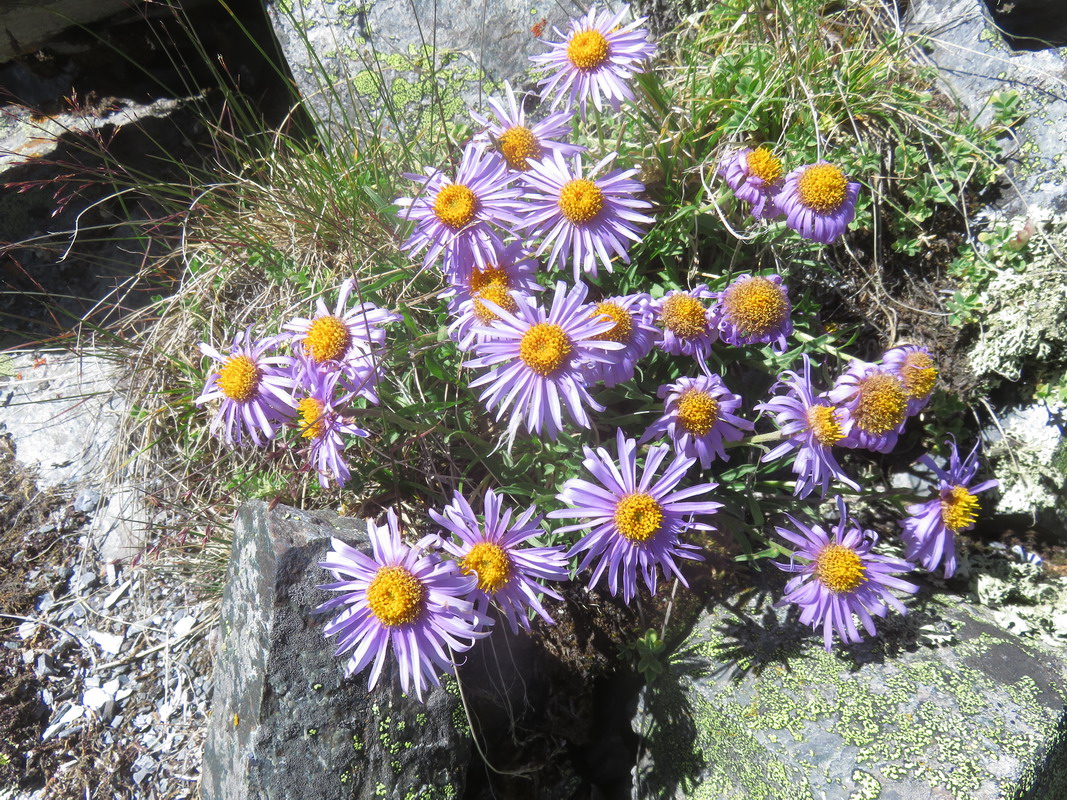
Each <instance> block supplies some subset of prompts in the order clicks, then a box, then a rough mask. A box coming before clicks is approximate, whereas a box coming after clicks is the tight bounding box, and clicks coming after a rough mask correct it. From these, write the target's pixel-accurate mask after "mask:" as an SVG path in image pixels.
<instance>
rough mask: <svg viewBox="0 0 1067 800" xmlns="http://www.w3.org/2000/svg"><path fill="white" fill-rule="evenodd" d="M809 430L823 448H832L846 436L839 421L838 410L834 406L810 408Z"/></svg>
mask: <svg viewBox="0 0 1067 800" xmlns="http://www.w3.org/2000/svg"><path fill="white" fill-rule="evenodd" d="M808 430H810V431H811V433H812V435H813V436H814V437H815V441H817V442H818V443H819V444H821V445H822V446H823V447H832V446H833V445H835V444H837V443H838V441H840V440H841V438H842V437H843V436H844V433H842V432H841V425H840V424H838V421H837V409H835V408H834V407H833V406H811V407H810V408H808Z"/></svg>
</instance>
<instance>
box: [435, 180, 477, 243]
mask: <svg viewBox="0 0 1067 800" xmlns="http://www.w3.org/2000/svg"><path fill="white" fill-rule="evenodd" d="M433 213H434V214H435V215H437V218H438V219H439V220H441V222H443V223H444V224H445V225H447V226H448V227H450V228H451V229H452V230H455V231H458V230H459V229H460V228H463V227H466V226H467V225H469V224H470V223H471V221H472V220H473V219H474V215H475V214H476V213H478V197H477V195H475V194H474V192H472V191H471V190H470V189H469V188H467V187H466V186H464V185H463V184H462V183H450V184H448V185H447V186H445V187H442V189H441V191H439V192H438V193H437V197H435V198H434V201H433Z"/></svg>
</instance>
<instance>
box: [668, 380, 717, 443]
mask: <svg viewBox="0 0 1067 800" xmlns="http://www.w3.org/2000/svg"><path fill="white" fill-rule="evenodd" d="M718 420H719V403H718V402H717V401H716V400H715V398H713V397H712V396H711V395H710V394H708V393H707V392H704V391H701V390H700V389H686V390H685V391H684V392H682V396H681V397H679V398H678V423H679V424H680V425H681V426H682V428H683V429H685V431H686V433H691V434H693V435H694V436H704V435H706V434H707V433H708V431H710V430H711V429H712V426H714V425H715V423H716V422H718Z"/></svg>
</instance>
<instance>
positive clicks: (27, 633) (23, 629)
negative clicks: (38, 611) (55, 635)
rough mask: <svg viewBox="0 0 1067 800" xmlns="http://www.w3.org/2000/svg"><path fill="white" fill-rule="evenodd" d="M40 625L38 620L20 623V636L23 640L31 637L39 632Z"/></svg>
mask: <svg viewBox="0 0 1067 800" xmlns="http://www.w3.org/2000/svg"><path fill="white" fill-rule="evenodd" d="M38 627H39V626H38V625H37V623H36V622H23V623H22V624H21V625H19V638H20V639H22V640H23V641H25V640H26V639H29V638H30V637H31V636H33V635H34V634H35V633H37V628H38Z"/></svg>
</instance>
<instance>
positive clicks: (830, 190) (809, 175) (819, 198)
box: [797, 164, 848, 214]
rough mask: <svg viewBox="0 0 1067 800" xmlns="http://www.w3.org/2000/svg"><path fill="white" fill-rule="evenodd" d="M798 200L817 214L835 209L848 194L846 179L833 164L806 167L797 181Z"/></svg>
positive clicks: (827, 212)
mask: <svg viewBox="0 0 1067 800" xmlns="http://www.w3.org/2000/svg"><path fill="white" fill-rule="evenodd" d="M797 194H798V195H799V197H800V202H801V203H803V204H804V205H805V206H806V207H807V208H810V209H811V210H812V211H816V212H818V213H819V214H829V213H830V212H832V211H836V210H837V209H839V208H840V207H841V205H842V204H843V203H844V202H845V197H846V196H847V194H848V179H847V178H846V177H845V173H843V172H842V171H841V170H840V168H838V167H835V166H834V165H833V164H816V165H815V166H813V167H808V168H807V169H806V170H804V172H803V173H802V174H801V176H800V179H799V180H798V181H797Z"/></svg>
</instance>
